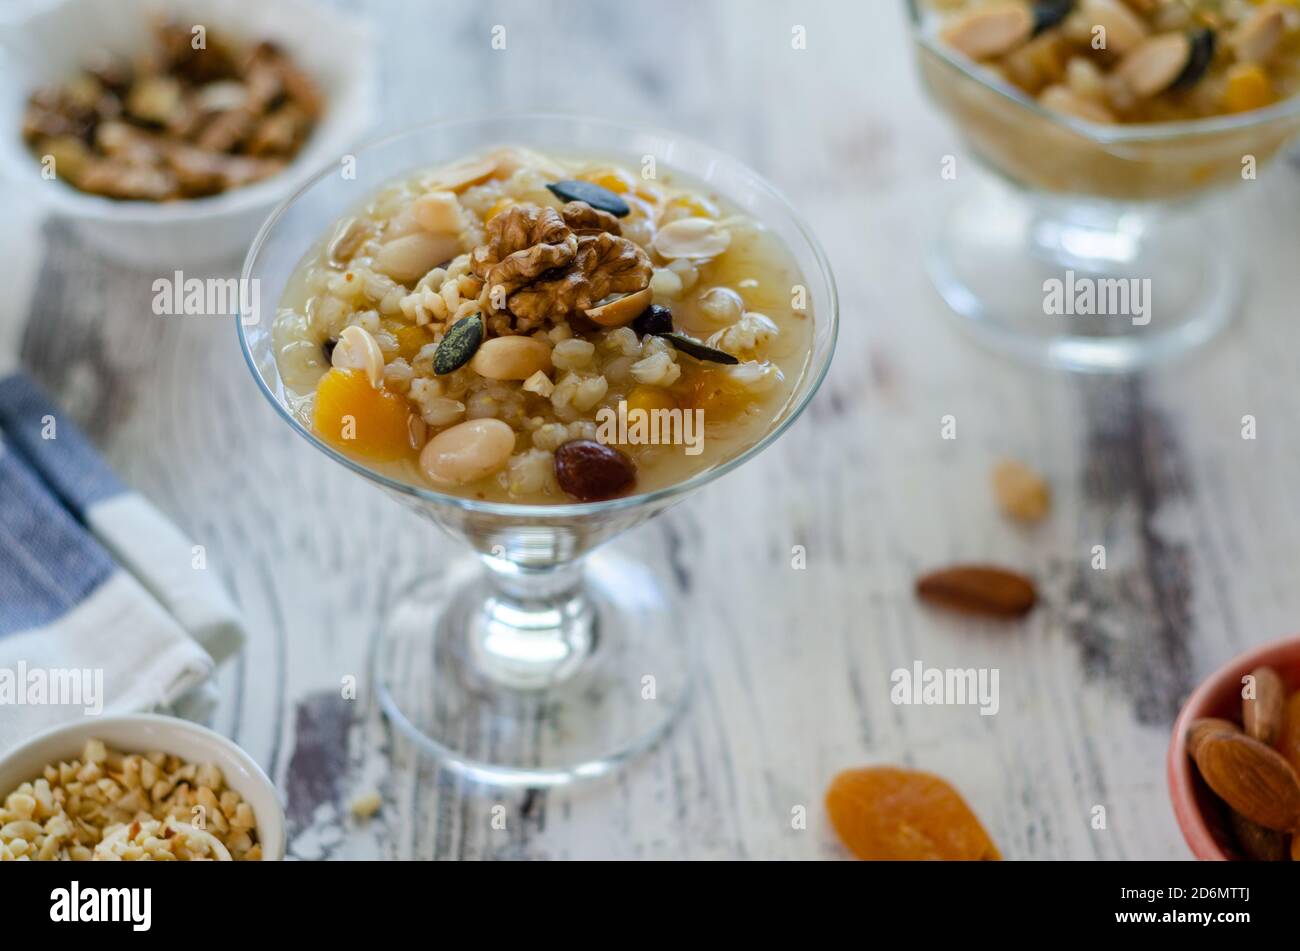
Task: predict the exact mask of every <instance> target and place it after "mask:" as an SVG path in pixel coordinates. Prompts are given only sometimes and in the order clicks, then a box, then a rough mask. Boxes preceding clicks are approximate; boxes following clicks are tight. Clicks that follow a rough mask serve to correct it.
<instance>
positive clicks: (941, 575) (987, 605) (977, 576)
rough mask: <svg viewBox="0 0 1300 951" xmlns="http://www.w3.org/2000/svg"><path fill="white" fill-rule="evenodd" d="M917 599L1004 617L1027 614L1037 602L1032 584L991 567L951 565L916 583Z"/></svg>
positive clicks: (965, 611)
mask: <svg viewBox="0 0 1300 951" xmlns="http://www.w3.org/2000/svg"><path fill="white" fill-rule="evenodd" d="M916 596H917V597H918V598H920V599H921V600H922V601H926V602H929V603H930V604H936V605H940V606H942V607H946V608H951V609H953V610H955V611H961V612H964V613H966V614H980V615H985V616H988V617H1003V618H1016V617H1021V616H1022V615H1025V614H1028V613H1029V611H1030V610H1031V609H1032V608H1033V606H1034V604H1035V602H1037V600H1038V592H1037V591H1036V590H1035V589H1034V583H1033V581H1031V580H1030V579H1029V578H1027V577H1025V576H1024V575H1020V574H1016V573H1015V572H1013V571H1007V570H1006V569H1005V568H998V567H996V566H994V565H954V566H953V567H951V568H944V569H942V570H940V571H934V572H931V573H930V574H928V575H925V576H924V577H922V578H920V579H919V580H918V581H917V582H916Z"/></svg>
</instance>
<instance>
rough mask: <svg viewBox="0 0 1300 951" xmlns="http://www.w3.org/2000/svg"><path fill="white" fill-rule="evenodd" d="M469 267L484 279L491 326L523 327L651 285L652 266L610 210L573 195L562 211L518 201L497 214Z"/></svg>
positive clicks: (507, 330)
mask: <svg viewBox="0 0 1300 951" xmlns="http://www.w3.org/2000/svg"><path fill="white" fill-rule="evenodd" d="M606 219H609V220H606ZM470 270H471V271H473V273H474V275H475V276H476V277H478V278H480V279H481V280H482V281H483V282H484V291H483V298H484V301H485V307H486V310H487V312H488V323H489V327H490V328H491V330H492V332H493V333H496V334H512V333H513V334H519V333H529V332H531V331H532V330H535V329H536V328H538V327H541V326H543V325H544V324H546V323H547V322H548V321H549V322H551V323H555V322H557V321H560V320H564V319H565V318H567V317H568V316H569V315H570V314H573V313H574V312H579V311H583V310H586V309H587V308H589V307H594V306H595V305H596V304H597V302H599V301H600V300H601V299H602V298H604V297H607V296H609V295H610V294H630V293H633V292H635V291H639V290H641V289H643V288H645V287H648V286H649V284H650V274H651V271H652V268H651V265H650V258H649V256H648V255H647V254H646V253H645V251H643V250H642V249H641V248H640V247H639V246H638V245H636V244H634V243H633V242H631V241H629V240H628V239H626V238H623V237H621V236H620V235H619V233H618V222H617V220H615V219H614V218H613V216H612V215H609V214H607V213H605V212H601V211H598V210H597V209H595V208H592V207H591V206H590V205H587V204H585V203H584V202H569V203H568V204H567V205H565V206H564V209H563V210H562V212H557V211H556V210H555V209H553V208H543V207H539V206H537V205H532V204H520V205H515V206H513V207H511V208H509V209H507V210H506V211H504V212H502V213H501V214H499V215H497V216H496V217H495V218H493V219H492V220H491V221H490V222H489V223H488V226H487V241H486V243H485V244H482V245H480V246H479V247H477V248H475V249H474V250H473V252H471V254H470Z"/></svg>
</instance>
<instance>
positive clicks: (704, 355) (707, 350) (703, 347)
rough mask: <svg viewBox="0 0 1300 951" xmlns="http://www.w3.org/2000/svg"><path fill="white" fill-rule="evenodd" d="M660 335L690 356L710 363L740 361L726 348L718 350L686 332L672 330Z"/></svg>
mask: <svg viewBox="0 0 1300 951" xmlns="http://www.w3.org/2000/svg"><path fill="white" fill-rule="evenodd" d="M659 336H660V337H662V338H663V339H665V340H667V341H668V342H669V343H671V344H672V345H673V346H674V347H676V348H677V349H678V350H680V351H681V352H682V353H684V354H686V355H687V356H688V357H694V358H695V359H696V360H708V361H709V362H710V363H725V364H727V365H728V366H731V365H733V364H736V363H739V362H740V360H739V359H737V358H736V357H733V356H732V355H731V354H729V353H727V352H726V351H725V350H716V349H714V348H713V347H710V346H709V345H708V344H705V343H700V341H698V340H696V339H695V338H694V337H688V336H686V334H681V333H678V332H677V331H675V330H674V331H672V332H671V333H666V334H659Z"/></svg>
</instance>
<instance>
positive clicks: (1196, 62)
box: [1169, 30, 1216, 89]
mask: <svg viewBox="0 0 1300 951" xmlns="http://www.w3.org/2000/svg"><path fill="white" fill-rule="evenodd" d="M1190 39H1191V51H1190V52H1189V53H1188V55H1187V65H1186V66H1184V67H1183V71H1182V72H1181V73H1179V74H1178V78H1177V79H1175V80H1174V84H1173V85H1172V86H1170V87H1169V88H1170V89H1187V88H1189V87H1191V86H1195V85H1196V84H1197V83H1198V82H1200V81H1201V77H1202V76H1204V75H1205V74H1206V72H1208V71H1209V68H1210V63H1212V62H1213V61H1214V47H1215V45H1216V44H1215V39H1214V31H1213V30H1197V31H1196V32H1195V33H1193V34H1192V35H1191V37H1190Z"/></svg>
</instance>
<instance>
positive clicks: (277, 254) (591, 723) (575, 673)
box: [239, 114, 838, 786]
mask: <svg viewBox="0 0 1300 951" xmlns="http://www.w3.org/2000/svg"><path fill="white" fill-rule="evenodd" d="M503 145H520V146H525V147H532V148H537V149H539V150H542V151H550V152H552V153H556V154H568V155H578V156H591V157H593V158H605V159H622V160H623V161H624V162H626V163H628V164H629V165H631V166H632V167H641V165H642V161H643V159H644V157H646V156H653V157H654V158H655V163H656V166H657V167H658V168H670V169H673V170H676V171H678V172H681V173H684V174H685V175H688V176H690V177H691V178H693V179H695V180H696V181H698V182H700V183H701V184H703V185H705V186H707V187H709V188H710V189H711V190H713V191H716V192H717V193H718V194H720V195H723V196H725V197H726V198H727V199H729V200H730V201H731V202H733V203H734V204H735V205H736V206H738V207H739V209H740V210H742V211H743V212H745V213H746V214H747V215H749V216H751V217H752V218H753V219H754V220H756V221H757V222H758V223H759V224H761V225H762V226H764V227H766V228H768V229H770V230H771V231H772V232H773V233H774V234H775V235H776V236H777V237H779V238H780V239H781V240H782V241H783V242H784V244H785V246H786V247H787V249H788V250H789V252H790V253H791V255H792V256H793V258H794V260H795V263H796V264H797V265H798V267H799V270H800V272H801V274H802V277H803V280H804V283H805V286H806V290H807V300H808V309H809V312H810V314H811V316H812V320H813V325H814V330H813V342H812V349H811V352H810V353H809V354H808V355H807V360H806V363H805V365H804V368H803V374H802V377H801V379H800V380H799V381H798V384H797V386H796V387H795V390H794V393H793V395H792V396H791V398H790V399H789V401H788V402H787V403H786V404H785V405H784V406H783V407H782V409H781V412H780V414H779V415H778V417H777V418H776V420H775V421H774V422H773V423H772V425H771V427H770V428H769V429H768V430H767V431H766V433H765V434H764V435H763V436H762V437H761V438H760V439H759V440H758V441H757V442H755V443H754V444H753V445H752V446H750V447H748V448H747V449H745V450H744V451H742V452H740V453H739V454H737V455H735V456H733V457H731V458H729V459H727V460H726V461H725V462H722V463H720V464H718V465H715V466H714V467H713V468H710V469H707V470H705V471H702V472H700V473H698V474H696V475H694V476H693V477H691V478H689V479H686V480H685V481H683V482H681V483H678V484H676V485H672V486H670V487H667V488H663V489H660V490H657V491H653V492H647V493H645V494H641V495H633V496H629V497H625V498H616V499H612V500H610V501H606V502H596V503H581V504H565V505H549V506H548V505H516V504H508V503H498V502H487V501H480V500H476V499H471V498H465V497H461V496H456V495H445V494H443V493H440V492H436V491H434V490H432V489H430V488H427V487H424V486H419V485H412V484H409V483H406V482H403V481H399V480H396V479H393V478H389V477H387V476H385V475H383V474H381V473H378V472H375V471H373V470H371V469H369V468H368V467H367V466H365V465H364V464H363V463H361V462H358V461H356V460H354V459H352V458H350V457H348V456H347V455H344V454H343V453H341V452H339V451H338V450H336V449H335V448H333V447H332V446H330V445H329V444H327V443H325V442H323V441H321V440H320V439H319V438H318V437H317V436H316V435H315V434H314V433H313V432H312V431H311V429H310V427H309V426H307V425H304V423H303V421H302V420H301V419H299V417H298V416H297V415H295V413H294V412H293V410H292V409H291V407H290V405H289V401H288V395H289V394H288V393H287V392H286V389H285V386H284V383H283V382H282V380H281V379H280V375H279V371H278V369H277V367H276V362H275V358H274V353H273V349H272V340H271V324H272V322H273V320H274V315H275V314H276V311H277V309H278V307H279V304H280V300H281V297H282V295H283V292H284V288H285V287H286V284H287V283H288V281H289V278H290V276H291V275H292V274H293V273H294V271H295V270H296V269H297V268H298V267H299V265H300V263H301V262H302V261H303V260H304V258H305V257H306V256H307V255H308V254H309V252H310V251H311V250H312V249H313V248H314V247H316V246H318V244H319V242H321V241H322V240H323V239H324V236H325V235H326V233H327V232H328V230H329V229H330V227H331V226H332V225H333V224H334V222H336V221H337V220H338V219H339V218H341V217H342V216H343V215H344V214H346V213H347V212H348V211H349V210H350V209H352V208H354V207H357V206H359V205H360V204H361V203H362V202H363V201H364V200H365V199H366V198H367V197H368V196H370V195H371V194H373V193H374V192H375V191H377V190H378V189H379V188H380V187H381V186H383V185H384V184H387V183H389V182H392V181H394V180H396V179H399V178H402V177H404V176H406V175H409V174H411V173H413V172H415V171H416V170H418V169H421V168H426V167H430V166H435V165H438V164H442V163H446V162H451V161H454V160H456V159H459V158H463V157H466V156H469V155H473V154H476V153H480V152H483V151H485V150H487V149H490V148H492V147H496V146H503ZM343 159H344V161H343V162H341V163H340V166H338V167H333V168H330V169H327V170H325V171H323V172H321V173H320V174H319V175H317V176H316V177H315V178H313V179H312V180H311V181H309V182H308V183H307V184H306V185H305V186H304V187H303V188H302V189H301V190H300V191H298V193H297V194H295V195H294V196H292V197H291V198H289V199H288V200H287V201H286V202H284V204H282V205H281V206H280V207H279V208H278V209H276V211H275V212H274V213H273V214H272V215H271V217H270V218H269V219H268V220H267V222H266V223H265V224H264V225H263V226H262V229H261V231H260V232H259V233H258V235H257V237H256V239H255V240H254V242H253V246H252V248H251V249H250V251H249V253H248V257H247V259H246V261H245V263H244V268H243V274H242V279H243V282H244V283H243V286H244V288H251V289H252V291H251V293H248V292H247V291H246V293H245V295H243V296H245V297H246V298H247V299H248V301H249V305H248V306H247V307H246V308H244V309H243V311H242V312H241V315H240V320H239V337H240V343H241V346H242V348H243V352H244V356H245V358H246V359H247V361H248V365H249V367H250V368H251V370H252V371H253V377H254V379H256V380H257V382H258V384H259V386H260V388H261V390H262V392H263V394H264V395H265V396H266V397H267V399H269V400H270V402H271V404H272V406H274V407H275V408H276V410H277V411H278V412H279V414H280V416H281V418H282V419H283V420H284V421H285V422H286V423H288V424H289V425H290V426H291V427H292V428H293V429H294V430H295V431H296V432H297V433H298V434H299V435H300V436H302V437H303V438H305V439H307V440H308V441H310V442H311V443H312V445H314V446H315V447H316V448H317V449H319V450H320V451H321V452H323V453H325V454H326V455H327V456H329V457H330V458H332V459H334V460H335V461H336V462H338V463H339V464H341V465H344V466H347V467H348V468H349V469H351V470H352V471H353V472H356V473H357V474H358V475H360V476H362V477H364V478H366V479H368V480H370V481H371V482H373V483H374V484H376V485H378V486H380V487H381V488H382V489H384V490H385V491H386V492H388V493H389V494H390V495H391V496H392V497H394V498H396V499H398V500H399V501H401V502H402V503H404V504H405V505H406V506H408V507H409V508H411V509H413V510H414V511H415V512H417V513H418V514H420V515H422V516H424V517H425V518H427V519H429V520H431V521H433V522H434V523H435V524H437V525H439V526H441V527H442V528H443V529H445V530H446V531H447V532H449V533H450V534H452V535H453V536H455V537H457V538H460V539H462V540H463V541H465V542H466V543H468V545H469V546H470V547H471V548H472V549H473V551H474V554H475V555H476V556H477V557H476V558H467V559H466V560H465V561H464V562H455V563H452V564H449V565H438V566H431V570H430V573H429V575H428V576H426V577H422V578H419V579H417V580H416V581H415V582H414V583H413V584H411V585H410V586H408V587H407V588H405V589H404V590H403V591H402V592H400V593H399V594H397V595H395V596H394V597H393V599H392V600H391V603H390V604H389V605H388V607H387V612H386V618H385V621H384V625H383V630H382V634H381V636H380V638H379V641H378V644H377V646H376V649H375V654H374V657H373V668H374V682H375V686H376V688H377V691H378V696H379V699H380V702H381V704H382V706H383V708H384V710H385V712H386V713H387V714H388V716H389V718H390V720H391V721H392V722H393V723H394V724H395V725H396V726H397V727H398V728H399V729H401V730H402V731H403V732H404V733H406V734H407V735H409V736H410V737H412V738H413V739H414V740H415V741H416V743H417V744H418V745H419V746H421V747H422V748H423V749H425V750H426V751H428V752H430V753H432V754H434V755H435V756H437V757H438V758H439V759H440V760H441V761H442V762H443V763H445V764H447V765H449V766H451V767H452V768H455V769H457V770H459V771H461V772H463V773H466V774H468V775H470V776H472V777H473V778H475V779H478V780H481V781H485V782H490V783H494V784H501V785H520V786H547V785H555V784H560V783H565V782H570V781H572V780H575V779H579V778H582V777H590V776H598V775H601V774H603V773H605V772H608V771H609V770H611V769H612V768H614V767H615V766H617V765H618V764H619V763H621V762H623V761H625V760H626V759H628V758H629V757H631V756H633V755H635V754H636V753H637V752H639V751H641V750H644V749H646V748H648V747H649V746H650V745H651V744H653V743H654V741H655V740H656V739H658V738H659V737H660V736H662V734H663V733H664V731H665V730H666V729H667V728H668V726H669V725H670V724H671V723H672V722H673V721H674V720H675V718H676V717H677V715H678V714H679V713H680V712H681V710H682V709H683V707H684V705H685V703H686V700H687V697H688V696H689V693H690V687H691V681H692V676H693V664H692V656H693V648H692V643H693V641H692V638H694V637H696V636H701V635H706V634H707V632H705V631H699V630H696V629H694V628H693V626H692V625H691V623H690V622H689V621H688V620H686V619H685V618H684V617H683V616H682V611H681V608H680V605H679V604H678V599H677V598H675V597H674V594H673V591H672V588H673V587H674V585H673V583H672V582H671V580H670V578H671V572H667V571H665V570H664V569H663V567H662V565H657V564H655V563H654V562H653V559H651V560H645V559H632V558H628V557H626V556H621V555H615V554H612V553H608V552H596V553H595V554H592V553H593V551H594V550H595V549H597V548H598V547H600V546H601V545H603V544H604V543H605V542H607V541H609V540H611V539H612V538H614V537H615V536H617V535H619V534H620V533H622V532H625V531H627V530H628V529H630V528H633V527H635V526H637V525H640V524H641V523H642V522H644V521H646V520H647V519H649V518H651V517H652V516H654V515H657V514H659V513H660V512H662V511H664V510H665V509H666V508H668V507H669V506H670V505H673V504H674V503H676V502H678V501H680V500H682V499H683V498H685V497H686V495H688V494H689V493H690V492H693V491H694V490H696V489H698V488H700V487H701V486H703V485H705V484H707V483H708V482H711V481H712V480H713V479H716V478H717V477H719V476H721V475H723V474H725V473H727V472H729V471H730V470H732V469H734V468H736V467H737V466H739V465H741V464H742V463H744V462H745V461H747V460H749V459H752V458H753V457H754V456H756V455H758V453H760V452H761V451H762V450H763V449H765V448H766V447H767V446H769V445H771V444H772V442H773V441H775V440H776V438H777V437H778V436H780V435H781V433H783V432H784V431H785V430H786V428H787V427H789V426H790V425H791V424H792V423H793V422H794V421H795V419H796V418H797V417H798V416H799V415H800V413H801V412H802V410H803V409H804V407H805V406H806V405H807V404H808V402H809V400H811V398H812V396H813V394H814V393H815V392H816V390H817V388H818V386H819V385H820V384H821V381H822V379H823V377H824V376H825V374H826V371H827V368H828V367H829V364H830V359H831V353H832V351H833V349H834V346H835V337H836V329H837V322H838V303H837V300H836V292H835V284H834V280H833V278H832V276H831V272H830V268H829V266H828V265H827V262H826V257H825V255H824V253H823V252H822V250H821V248H820V247H819V246H818V244H817V242H816V240H815V239H814V238H813V236H812V234H811V233H810V232H809V230H808V228H807V227H806V226H805V225H804V223H803V222H802V221H801V220H800V219H799V217H798V215H797V214H796V213H795V212H794V210H793V209H792V208H791V207H790V205H789V204H788V203H787V202H786V200H785V199H784V198H782V197H781V195H780V194H779V193H778V192H777V191H776V190H775V189H774V188H773V187H772V186H771V185H769V184H768V183H767V182H765V181H764V180H763V179H762V178H760V177H759V176H758V175H757V174H756V173H754V172H752V171H750V170H749V169H748V168H746V167H745V166H744V165H742V164H741V163H739V162H737V161H735V160H734V159H731V158H729V157H728V156H726V155H724V154H722V153H720V152H718V151H716V150H715V149H712V148H710V147H708V146H706V145H702V144H700V143H697V142H693V141H691V140H689V139H686V138H683V137H682V136H679V135H677V134H675V133H671V132H663V131H657V130H651V129H645V128H641V127H637V126H629V125H621V124H618V123H615V122H607V121H602V120H595V119H587V118H578V117H571V116H559V115H537V114H532V115H513V116H493V117H477V118H469V119H461V120H454V121H438V122H433V123H430V124H427V125H422V126H419V127H417V128H414V129H411V130H410V131H407V132H403V133H400V134H397V135H393V136H391V137H388V138H385V139H383V140H381V141H378V142H376V143H374V144H372V145H370V146H369V147H367V148H364V149H361V150H359V151H358V152H356V153H355V155H354V156H344V157H343ZM344 170H346V172H347V173H346V174H345V173H344Z"/></svg>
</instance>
